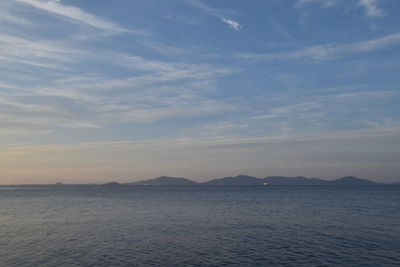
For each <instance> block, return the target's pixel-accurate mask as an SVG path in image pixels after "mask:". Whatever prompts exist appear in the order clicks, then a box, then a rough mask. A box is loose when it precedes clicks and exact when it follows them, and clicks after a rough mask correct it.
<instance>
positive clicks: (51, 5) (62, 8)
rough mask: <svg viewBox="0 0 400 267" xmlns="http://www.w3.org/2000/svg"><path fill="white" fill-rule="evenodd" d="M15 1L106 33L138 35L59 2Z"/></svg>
mask: <svg viewBox="0 0 400 267" xmlns="http://www.w3.org/2000/svg"><path fill="white" fill-rule="evenodd" d="M17 1H18V2H20V3H24V4H27V5H30V6H33V7H35V8H37V9H40V10H43V11H46V12H48V13H49V14H52V15H57V16H60V17H62V18H65V19H68V20H69V21H71V22H74V23H78V24H83V25H87V26H91V27H93V28H96V29H98V30H102V31H105V32H108V33H123V32H130V33H139V31H134V30H128V29H125V28H123V27H121V26H119V25H117V24H115V23H113V22H110V21H108V20H106V19H104V18H100V17H97V16H95V15H92V14H89V13H86V12H85V11H83V10H81V9H79V8H77V7H73V6H67V5H64V4H61V3H60V1H42V0H17Z"/></svg>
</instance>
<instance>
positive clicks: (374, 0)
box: [296, 0, 383, 17]
mask: <svg viewBox="0 0 400 267" xmlns="http://www.w3.org/2000/svg"><path fill="white" fill-rule="evenodd" d="M380 1H381V0H353V1H347V0H345V1H343V0H298V1H297V3H296V6H297V7H302V6H305V5H307V4H318V5H319V6H321V7H323V8H329V7H337V6H340V5H344V6H346V7H349V3H350V4H353V3H354V4H355V6H354V8H355V9H358V8H362V9H364V11H365V15H366V16H368V17H382V16H383V11H382V9H381V8H379V7H378V3H379V2H380Z"/></svg>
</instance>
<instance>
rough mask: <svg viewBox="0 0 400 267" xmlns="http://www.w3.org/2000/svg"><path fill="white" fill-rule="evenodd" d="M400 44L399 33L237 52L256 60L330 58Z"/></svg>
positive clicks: (243, 56) (241, 55)
mask: <svg viewBox="0 0 400 267" xmlns="http://www.w3.org/2000/svg"><path fill="white" fill-rule="evenodd" d="M399 45H400V33H394V34H390V35H386V36H383V37H380V38H376V39H371V40H368V41H363V42H357V43H349V44H326V45H316V46H309V47H305V48H302V49H298V50H291V51H282V52H276V53H266V54H254V53H245V54H239V55H238V56H239V57H242V58H247V59H257V60H292V59H310V60H332V59H335V58H338V57H345V56H349V55H354V54H362V53H368V52H373V51H378V50H383V49H386V48H390V47H395V46H399Z"/></svg>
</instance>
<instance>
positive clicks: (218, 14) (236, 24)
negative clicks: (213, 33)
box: [189, 0, 243, 31]
mask: <svg viewBox="0 0 400 267" xmlns="http://www.w3.org/2000/svg"><path fill="white" fill-rule="evenodd" d="M189 3H191V4H192V5H194V6H196V7H198V8H200V9H201V10H203V11H204V12H205V13H207V14H208V15H211V16H214V17H216V18H218V19H219V20H221V21H222V22H223V23H225V24H227V25H228V26H229V27H230V28H232V29H233V30H235V31H240V30H241V28H242V27H243V26H242V25H241V24H240V23H239V22H238V21H235V20H233V19H231V18H227V17H225V16H223V15H222V14H221V12H219V11H218V10H217V9H215V8H212V7H210V6H208V5H206V4H204V3H202V2H200V1H198V0H190V1H189Z"/></svg>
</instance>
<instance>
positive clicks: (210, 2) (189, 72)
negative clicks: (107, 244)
mask: <svg viewBox="0 0 400 267" xmlns="http://www.w3.org/2000/svg"><path fill="white" fill-rule="evenodd" d="M399 12H400V1H398V0H252V1H244V0H168V1H164V0H146V1H143V0H140V1H139V0H118V1H109V0H2V1H0V184H31V183H54V182H63V183H102V182H106V181H119V182H131V181H137V180H141V179H148V178H153V177H157V176H161V175H167V176H175V177H187V178H190V179H193V180H196V181H206V180H209V179H211V178H217V177H224V176H232V175H239V174H247V175H253V176H257V177H266V176H271V175H282V176H307V177H320V178H323V179H334V178H338V177H342V176H348V175H353V176H357V177H362V178H367V179H371V180H374V181H378V182H396V181H397V182H400V105H399V103H400V88H399V86H400V75H399V74H400V16H399V15H398V14H399Z"/></svg>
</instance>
